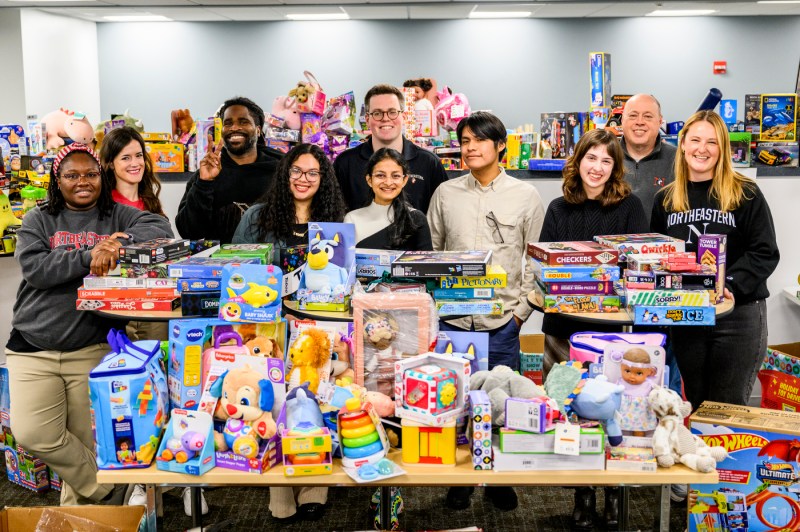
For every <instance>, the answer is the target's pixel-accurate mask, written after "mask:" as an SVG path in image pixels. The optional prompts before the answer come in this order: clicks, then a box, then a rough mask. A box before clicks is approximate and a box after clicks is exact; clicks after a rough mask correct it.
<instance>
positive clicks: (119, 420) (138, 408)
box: [89, 329, 169, 469]
mask: <svg viewBox="0 0 800 532" xmlns="http://www.w3.org/2000/svg"><path fill="white" fill-rule="evenodd" d="M108 343H109V345H110V346H111V352H110V353H108V354H107V355H106V356H105V357H103V360H101V361H100V364H98V365H97V367H95V368H94V369H93V370H92V371H91V372H90V373H89V399H90V401H91V410H92V419H93V420H94V435H95V442H96V446H97V457H96V460H97V467H98V468H99V469H122V468H134V467H148V466H149V465H150V463H151V462H152V460H153V458H154V457H155V453H156V449H157V448H158V442H159V438H160V437H161V433H162V431H163V429H164V426H165V425H166V422H167V418H168V416H169V397H168V392H167V379H166V376H165V375H164V368H163V367H162V365H161V346H160V342H159V341H157V340H144V341H139V342H131V341H130V340H129V339H128V337H127V336H125V333H122V332H117V331H116V330H114V329H111V332H109V333H108Z"/></svg>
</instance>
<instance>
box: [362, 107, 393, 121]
mask: <svg viewBox="0 0 800 532" xmlns="http://www.w3.org/2000/svg"><path fill="white" fill-rule="evenodd" d="M369 116H371V117H372V119H373V120H383V117H384V116H388V117H389V120H394V119H395V118H397V117H398V116H400V111H399V110H398V109H389V110H388V111H378V110H376V111H370V112H369Z"/></svg>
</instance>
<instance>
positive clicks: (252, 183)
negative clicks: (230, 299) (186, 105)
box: [175, 97, 283, 244]
mask: <svg viewBox="0 0 800 532" xmlns="http://www.w3.org/2000/svg"><path fill="white" fill-rule="evenodd" d="M219 116H220V117H221V118H222V139H221V143H220V144H217V145H215V144H214V142H213V141H209V149H208V152H207V153H206V155H205V157H203V159H202V160H201V161H200V164H199V165H198V170H197V172H195V173H194V175H192V177H191V178H189V182H188V183H186V191H185V192H184V193H183V198H182V199H181V203H180V206H179V207H178V214H177V216H175V226H176V227H177V228H178V232H179V233H180V235H181V236H182V237H183V238H191V239H197V238H210V239H213V240H219V241H220V242H221V243H223V244H227V243H230V242H231V239H232V238H233V233H234V231H235V230H236V226H237V225H239V220H241V218H242V214H243V213H244V211H246V210H247V208H248V206H249V205H250V204H251V203H253V202H254V201H255V200H256V199H257V198H260V197H261V196H262V195H263V194H264V191H266V190H267V188H269V185H270V184H271V183H272V181H273V177H274V176H275V170H276V168H277V167H278V161H280V159H281V157H282V156H283V154H281V153H280V152H278V151H275V150H272V149H270V148H267V147H266V145H265V144H264V136H263V134H262V131H263V128H264V111H263V110H262V109H261V107H259V106H258V105H257V104H256V103H255V102H253V101H252V100H250V99H248V98H243V97H236V98H232V99H230V100H227V101H226V102H225V103H223V104H222V107H221V108H220V110H219Z"/></svg>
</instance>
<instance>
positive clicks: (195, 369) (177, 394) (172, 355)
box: [167, 318, 287, 410]
mask: <svg viewBox="0 0 800 532" xmlns="http://www.w3.org/2000/svg"><path fill="white" fill-rule="evenodd" d="M286 330H287V327H286V322H285V321H283V320H280V321H276V322H273V323H245V322H241V323H231V322H227V321H224V320H217V319H212V318H195V319H186V320H171V321H170V322H169V353H168V364H167V377H168V380H167V382H168V384H169V399H170V404H171V405H172V408H183V409H186V410H196V409H197V406H198V404H199V403H200V396H201V394H202V384H203V382H202V380H203V374H204V373H203V353H204V352H205V351H206V350H207V349H212V348H213V347H214V344H215V342H216V340H217V339H218V338H219V337H220V336H221V335H223V334H226V333H231V332H235V333H237V335H238V336H239V337H240V338H241V340H242V342H243V346H244V348H245V349H247V350H253V349H255V347H256V346H257V345H258V341H259V339H268V340H271V341H273V342H275V343H276V344H277V346H278V349H277V350H278V352H279V353H278V354H280V357H281V358H283V357H284V355H285V353H286Z"/></svg>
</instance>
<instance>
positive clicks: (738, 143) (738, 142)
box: [729, 132, 753, 168]
mask: <svg viewBox="0 0 800 532" xmlns="http://www.w3.org/2000/svg"><path fill="white" fill-rule="evenodd" d="M729 137H730V140H731V164H733V167H734V168H748V167H749V166H750V142H751V140H752V138H753V134H752V133H748V132H732V133H730V134H729Z"/></svg>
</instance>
